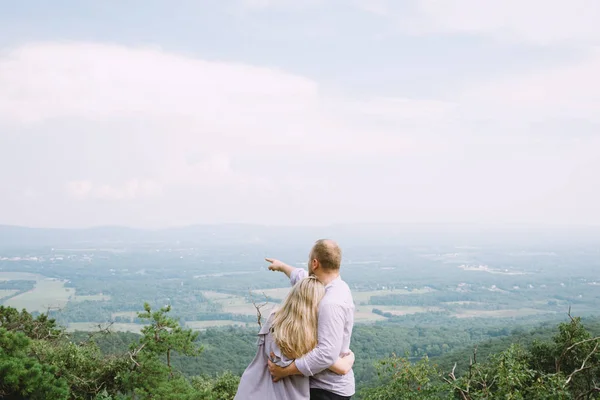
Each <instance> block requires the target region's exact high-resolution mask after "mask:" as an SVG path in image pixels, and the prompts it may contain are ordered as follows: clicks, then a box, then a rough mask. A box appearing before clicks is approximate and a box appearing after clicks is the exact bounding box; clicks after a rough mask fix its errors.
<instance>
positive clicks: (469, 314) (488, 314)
mask: <svg viewBox="0 0 600 400" xmlns="http://www.w3.org/2000/svg"><path fill="white" fill-rule="evenodd" d="M549 313H553V312H552V311H544V310H537V309H535V308H517V309H511V310H462V311H460V312H458V313H456V314H454V316H455V317H456V318H513V317H526V316H529V315H538V314H549Z"/></svg>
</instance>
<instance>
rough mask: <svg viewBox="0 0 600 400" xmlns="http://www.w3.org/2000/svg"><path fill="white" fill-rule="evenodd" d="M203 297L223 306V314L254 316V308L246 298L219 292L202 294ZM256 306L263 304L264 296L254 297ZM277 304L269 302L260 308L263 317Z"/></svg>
mask: <svg viewBox="0 0 600 400" xmlns="http://www.w3.org/2000/svg"><path fill="white" fill-rule="evenodd" d="M202 294H203V295H204V296H206V297H207V298H209V299H210V300H211V301H212V302H214V303H219V304H221V305H222V306H223V312H226V313H232V314H241V315H256V308H254V305H253V304H252V303H249V302H248V301H247V300H246V298H244V297H242V296H236V295H232V294H227V293H219V292H210V291H207V292H202ZM255 300H256V303H257V304H264V303H265V300H266V299H264V296H262V295H261V296H258V295H257V296H255ZM276 305H277V304H276V303H272V302H269V303H267V305H265V306H264V307H262V308H261V312H262V314H263V315H268V313H269V311H270V310H271V309H273V307H275V306H276Z"/></svg>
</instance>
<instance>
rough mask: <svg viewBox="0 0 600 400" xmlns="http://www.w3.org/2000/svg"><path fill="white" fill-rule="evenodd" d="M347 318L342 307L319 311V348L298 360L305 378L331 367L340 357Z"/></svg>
mask: <svg viewBox="0 0 600 400" xmlns="http://www.w3.org/2000/svg"><path fill="white" fill-rule="evenodd" d="M344 324H345V316H344V310H343V308H342V306H340V305H337V304H328V305H325V306H323V307H321V308H320V309H319V328H318V333H319V339H318V343H317V347H315V348H314V349H313V350H312V351H311V352H309V353H308V354H306V355H304V356H303V357H301V358H298V359H296V368H298V371H300V372H301V373H302V375H304V376H313V375H316V374H318V373H319V372H321V371H324V370H326V369H327V368H329V367H331V366H332V365H333V364H334V363H335V362H336V361H337V359H338V357H339V356H340V353H341V351H342V343H343V335H344Z"/></svg>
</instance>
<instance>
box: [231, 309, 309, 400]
mask: <svg viewBox="0 0 600 400" xmlns="http://www.w3.org/2000/svg"><path fill="white" fill-rule="evenodd" d="M273 317H274V314H271V315H270V316H269V319H268V320H267V322H266V323H265V324H264V325H263V326H262V328H261V330H260V332H259V333H258V343H257V345H258V351H257V352H256V356H255V357H254V360H252V362H251V363H250V365H248V368H246V370H245V371H244V374H243V375H242V379H241V381H240V386H239V387H238V390H237V394H236V395H235V398H234V400H309V398H310V387H309V381H308V377H305V376H301V375H294V376H290V377H287V378H284V379H282V380H280V381H279V382H273V379H272V378H271V374H270V373H269V369H268V366H267V360H268V359H269V354H270V353H271V352H273V353H274V354H275V356H276V358H275V360H273V361H274V362H275V363H276V364H277V365H279V366H281V367H286V366H288V365H289V364H291V363H292V361H294V360H290V359H288V358H287V357H285V356H284V355H283V354H281V350H280V349H279V347H278V346H277V344H275V341H274V340H273V335H272V334H271V324H272V323H273Z"/></svg>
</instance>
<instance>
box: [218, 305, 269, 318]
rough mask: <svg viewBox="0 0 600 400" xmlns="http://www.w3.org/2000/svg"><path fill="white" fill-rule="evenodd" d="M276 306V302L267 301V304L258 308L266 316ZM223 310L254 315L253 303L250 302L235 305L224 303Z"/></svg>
mask: <svg viewBox="0 0 600 400" xmlns="http://www.w3.org/2000/svg"><path fill="white" fill-rule="evenodd" d="M257 304H264V302H262V303H257ZM276 306H277V304H276V303H267V305H265V306H264V307H262V308H261V309H260V312H261V314H262V315H263V317H266V316H268V315H269V313H270V312H271V310H273V309H274V308H275V307H276ZM223 311H225V312H228V313H232V314H241V315H256V308H254V305H253V304H252V303H244V304H237V305H224V308H223Z"/></svg>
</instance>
